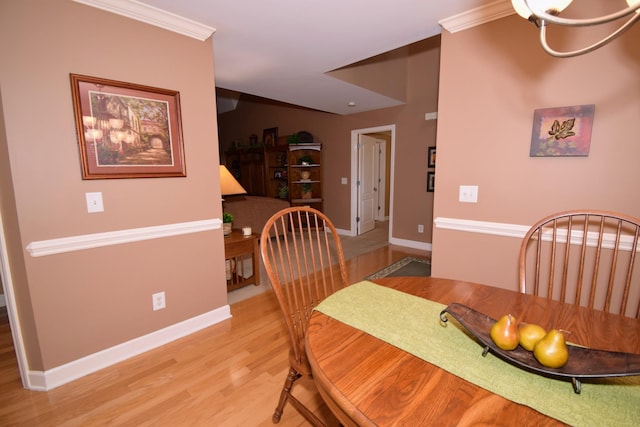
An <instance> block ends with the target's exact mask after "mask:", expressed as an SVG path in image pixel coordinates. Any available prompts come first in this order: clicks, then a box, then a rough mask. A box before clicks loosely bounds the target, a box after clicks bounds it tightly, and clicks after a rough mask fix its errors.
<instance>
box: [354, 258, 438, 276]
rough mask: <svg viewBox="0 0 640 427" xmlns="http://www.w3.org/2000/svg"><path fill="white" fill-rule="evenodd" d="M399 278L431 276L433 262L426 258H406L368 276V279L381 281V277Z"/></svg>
mask: <svg viewBox="0 0 640 427" xmlns="http://www.w3.org/2000/svg"><path fill="white" fill-rule="evenodd" d="M399 276H412V277H415V276H422V277H428V276H431V261H429V260H428V259H424V258H415V257H411V256H408V257H404V258H402V259H400V260H398V261H396V262H394V263H393V264H391V265H389V266H387V267H385V268H383V269H382V270H380V271H377V272H375V273H373V274H372V275H370V276H367V277H366V278H367V279H380V278H381V277H399Z"/></svg>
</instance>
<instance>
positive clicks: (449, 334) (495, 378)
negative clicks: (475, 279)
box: [316, 281, 640, 426]
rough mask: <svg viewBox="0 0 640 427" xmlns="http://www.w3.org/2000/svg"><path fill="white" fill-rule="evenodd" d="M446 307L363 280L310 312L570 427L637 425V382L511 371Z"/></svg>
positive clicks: (634, 379) (639, 422) (639, 414)
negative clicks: (445, 314)
mask: <svg viewBox="0 0 640 427" xmlns="http://www.w3.org/2000/svg"><path fill="white" fill-rule="evenodd" d="M444 308H445V306H444V305H442V304H439V303H435V302H433V301H429V300H426V299H423V298H419V297H416V296H413V295H409V294H406V293H404V292H400V291H396V290H394V289H390V288H386V287H384V286H379V285H376V284H374V283H371V282H368V281H363V282H360V283H357V284H354V285H352V286H349V287H347V288H345V289H342V290H340V291H339V292H337V293H335V294H333V295H331V296H329V297H328V298H327V299H325V300H324V301H323V302H322V303H321V304H320V305H319V306H318V307H317V308H316V310H318V311H320V312H322V313H324V314H326V315H328V316H330V317H333V318H334V319H337V320H339V321H341V322H343V323H346V324H348V325H350V326H352V327H354V328H357V329H360V330H362V331H364V332H366V333H368V334H370V335H372V336H374V337H376V338H378V339H380V340H382V341H385V342H387V343H389V344H392V345H394V346H395V347H398V348H400V349H402V350H404V351H407V352H409V353H411V354H413V355H415V356H417V357H419V358H421V359H423V360H425V361H427V362H429V363H432V364H434V365H437V366H439V367H440V368H442V369H444V370H446V371H448V372H450V373H452V374H454V375H456V376H458V377H460V378H463V379H465V380H467V381H469V382H471V383H473V384H476V385H477V386H480V387H482V388H484V389H486V390H489V391H491V392H492V393H495V394H497V395H500V396H503V397H505V398H506V399H509V400H511V401H513V402H517V403H520V404H523V405H526V406H529V407H531V408H533V409H535V410H537V411H539V412H541V413H543V414H545V415H548V416H550V417H553V418H555V419H557V420H560V421H563V422H565V423H568V424H571V425H574V426H605V425H607V426H609V425H610V426H638V425H640V377H623V378H608V379H606V380H601V381H599V382H598V383H595V382H587V381H586V380H585V382H583V383H582V392H581V394H575V393H574V392H573V387H572V386H571V382H570V381H569V380H557V379H550V378H545V377H543V376H540V375H537V374H533V373H530V372H527V371H524V370H522V369H520V368H517V367H515V366H513V365H511V364H509V363H507V362H505V361H503V360H501V359H499V358H498V357H496V356H494V355H493V354H491V353H489V354H487V356H486V357H482V347H481V346H480V345H478V343H477V342H476V341H474V340H473V339H472V338H471V337H470V336H469V335H467V334H466V333H465V332H464V328H463V327H462V326H460V325H459V324H458V323H457V322H456V321H455V319H454V318H453V317H452V316H449V319H450V321H449V322H448V323H447V325H448V326H447V327H443V326H442V325H441V323H440V317H439V314H440V312H441V311H442V309H444Z"/></svg>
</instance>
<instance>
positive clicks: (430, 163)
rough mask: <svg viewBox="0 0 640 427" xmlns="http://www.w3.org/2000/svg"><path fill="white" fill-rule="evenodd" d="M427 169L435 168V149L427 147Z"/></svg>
mask: <svg viewBox="0 0 640 427" xmlns="http://www.w3.org/2000/svg"><path fill="white" fill-rule="evenodd" d="M427 167H429V168H435V167H436V147H429V150H428V154H427Z"/></svg>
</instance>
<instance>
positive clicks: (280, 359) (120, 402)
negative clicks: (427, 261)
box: [0, 246, 430, 426]
mask: <svg viewBox="0 0 640 427" xmlns="http://www.w3.org/2000/svg"><path fill="white" fill-rule="evenodd" d="M407 255H418V256H424V257H429V255H430V254H429V253H428V252H424V251H417V250H412V249H407V248H399V247H393V246H387V247H384V248H381V249H378V250H375V251H373V252H371V253H367V254H364V255H361V256H358V257H356V258H353V259H351V260H349V261H347V265H348V269H349V277H350V280H351V281H352V282H353V281H357V280H361V279H362V278H364V277H365V276H367V275H369V274H371V273H374V272H376V271H377V270H380V269H381V268H384V267H385V266H387V265H389V264H391V263H393V262H394V261H396V260H398V259H400V258H402V257H403V256H407ZM231 313H232V315H233V317H232V318H231V319H229V320H227V321H224V322H222V323H220V324H217V325H215V326H212V327H209V328H207V329H204V330H202V331H199V332H197V333H194V334H192V335H190V336H188V337H185V338H182V339H180V340H177V341H174V342H172V343H170V344H167V345H165V346H162V347H160V348H157V349H155V350H152V351H149V352H147V353H144V354H142V355H140V356H136V357H133V358H131V359H129V360H126V361H124V362H121V363H118V364H117V365H114V366H111V367H108V368H106V369H103V370H101V371H99V372H97V373H94V374H91V375H88V376H86V377H83V378H80V379H78V380H76V381H74V382H72V383H69V384H66V385H63V386H60V387H58V388H56V389H54V390H52V391H49V392H34V391H29V390H25V389H23V388H22V384H21V382H20V377H19V373H18V367H17V362H16V359H15V354H14V350H13V344H12V342H11V333H10V330H9V325H8V323H7V322H6V320H5V321H3V322H0V425H2V426H10V425H11V426H14V425H15V426H98V425H100V426H102V425H118V426H121V425H125V426H270V425H272V423H271V415H272V413H273V409H274V408H275V405H276V404H277V401H278V397H279V394H280V390H281V387H282V384H283V382H284V379H285V376H286V373H287V371H288V360H287V355H288V346H289V343H288V337H287V335H286V330H285V326H284V322H283V321H282V319H281V314H280V311H279V309H278V306H277V303H276V301H275V297H274V296H273V293H272V292H271V291H267V292H265V293H263V294H261V295H258V296H255V297H252V298H250V299H247V300H244V301H240V302H237V303H235V304H233V305H232V306H231ZM294 393H295V394H296V395H297V396H299V397H300V399H301V400H303V401H304V402H305V403H306V404H307V405H309V406H310V407H312V408H315V412H316V413H317V414H318V415H320V416H321V417H323V418H325V419H327V420H330V419H331V415H330V413H329V412H328V410H327V408H326V406H325V405H324V404H323V403H322V400H321V399H320V397H319V396H318V395H317V393H316V392H315V388H314V385H313V383H312V381H308V380H300V381H298V382H297V383H296V385H295V387H294ZM279 425H280V426H306V425H308V423H307V422H306V421H305V420H304V418H302V416H301V415H299V414H298V413H297V411H296V410H295V409H294V408H293V407H291V406H290V405H287V406H285V411H284V414H283V416H282V420H281V421H280V424H279Z"/></svg>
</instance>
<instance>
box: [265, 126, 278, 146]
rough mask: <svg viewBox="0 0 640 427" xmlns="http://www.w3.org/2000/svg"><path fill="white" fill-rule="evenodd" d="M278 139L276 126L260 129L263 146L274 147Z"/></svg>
mask: <svg viewBox="0 0 640 427" xmlns="http://www.w3.org/2000/svg"><path fill="white" fill-rule="evenodd" d="M277 140H278V128H268V129H264V130H263V131H262V142H263V143H264V145H265V147H275V146H276V141H277Z"/></svg>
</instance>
